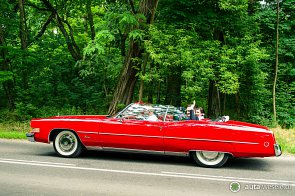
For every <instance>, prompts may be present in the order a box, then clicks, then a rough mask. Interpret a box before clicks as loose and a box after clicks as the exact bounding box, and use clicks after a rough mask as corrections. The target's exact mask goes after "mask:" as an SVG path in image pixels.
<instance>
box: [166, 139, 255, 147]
mask: <svg viewBox="0 0 295 196" xmlns="http://www.w3.org/2000/svg"><path fill="white" fill-rule="evenodd" d="M165 139H177V140H193V141H207V142H224V143H237V144H252V145H258V144H259V143H257V142H240V141H228V140H211V139H198V138H180V137H165Z"/></svg>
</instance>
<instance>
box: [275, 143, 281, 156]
mask: <svg viewBox="0 0 295 196" xmlns="http://www.w3.org/2000/svg"><path fill="white" fill-rule="evenodd" d="M274 149H275V155H276V157H278V156H281V154H282V150H281V146H280V145H279V144H275V145H274Z"/></svg>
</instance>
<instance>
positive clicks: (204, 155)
mask: <svg viewBox="0 0 295 196" xmlns="http://www.w3.org/2000/svg"><path fill="white" fill-rule="evenodd" d="M191 155H192V158H193V159H194V161H195V162H196V163H197V164H198V165H199V166H201V167H211V168H213V167H214V168H217V167H222V166H223V165H224V164H225V163H226V161H227V159H228V154H226V153H223V152H210V151H192V152H191Z"/></svg>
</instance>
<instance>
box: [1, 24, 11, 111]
mask: <svg viewBox="0 0 295 196" xmlns="http://www.w3.org/2000/svg"><path fill="white" fill-rule="evenodd" d="M2 28H3V26H2V24H0V46H6V43H5V38H4V32H3V29H2ZM7 54H8V51H7V49H6V48H5V47H1V48H0V55H1V57H2V61H1V64H2V65H3V66H1V67H2V69H0V70H1V71H11V67H10V65H9V61H8V59H7V58H6V57H7ZM2 86H3V89H4V91H5V95H6V97H7V103H8V109H9V110H10V111H11V110H14V109H15V102H14V100H15V93H14V91H15V90H14V86H15V85H14V80H12V79H11V80H6V81H3V82H2Z"/></svg>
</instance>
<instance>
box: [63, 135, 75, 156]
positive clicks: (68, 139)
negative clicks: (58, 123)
mask: <svg viewBox="0 0 295 196" xmlns="http://www.w3.org/2000/svg"><path fill="white" fill-rule="evenodd" d="M75 143H76V141H75V138H74V137H73V136H72V135H70V134H64V135H62V136H61V137H60V140H59V147H60V149H61V150H62V151H63V152H70V151H71V150H73V149H74V148H75Z"/></svg>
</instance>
